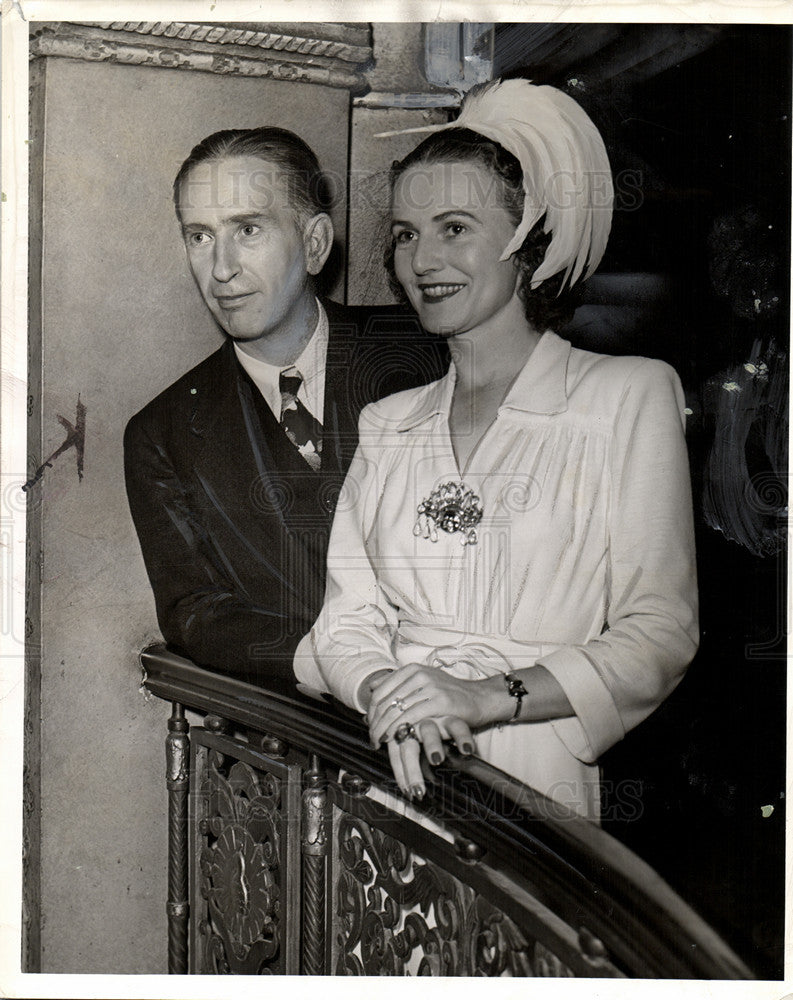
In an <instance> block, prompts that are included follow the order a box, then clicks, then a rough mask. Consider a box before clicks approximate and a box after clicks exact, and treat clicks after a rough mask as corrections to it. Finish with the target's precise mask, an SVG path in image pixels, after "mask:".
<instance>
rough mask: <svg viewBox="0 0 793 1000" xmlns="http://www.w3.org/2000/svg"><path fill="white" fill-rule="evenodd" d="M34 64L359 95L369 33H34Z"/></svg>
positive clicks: (151, 24) (221, 27)
mask: <svg viewBox="0 0 793 1000" xmlns="http://www.w3.org/2000/svg"><path fill="white" fill-rule="evenodd" d="M30 54H31V57H40V56H60V57H65V58H70V59H84V60H88V61H89V62H114V63H123V64H126V65H133V66H152V67H159V68H162V69H185V70H195V71H198V72H205V73H221V74H227V75H233V76H253V77H266V78H271V79H276V80H288V81H293V82H302V83H317V84H321V85H324V86H326V87H337V88H341V89H345V90H351V91H353V92H355V93H361V92H363V91H365V90H366V88H367V84H366V79H365V77H364V76H363V72H362V70H363V67H364V66H365V65H366V64H367V63H368V62H369V61H370V60H371V58H372V44H371V32H370V29H369V25H368V24H367V25H351V24H350V25H348V24H308V23H306V24H297V23H295V24H291V23H290V24H193V23H189V22H182V21H171V22H164V21H102V22H99V23H91V22H85V21H71V22H63V21H61V22H47V23H43V24H38V25H34V26H33V27H32V28H31V34H30Z"/></svg>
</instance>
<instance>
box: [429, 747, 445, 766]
mask: <svg viewBox="0 0 793 1000" xmlns="http://www.w3.org/2000/svg"><path fill="white" fill-rule="evenodd" d="M442 759H443V758H442V757H441V755H440V754H439V753H438V751H437V750H436V751H435V753H431V754H430V764H440V762H441V760H442Z"/></svg>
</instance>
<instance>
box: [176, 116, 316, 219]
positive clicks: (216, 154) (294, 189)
mask: <svg viewBox="0 0 793 1000" xmlns="http://www.w3.org/2000/svg"><path fill="white" fill-rule="evenodd" d="M230 156H256V157H258V158H259V159H260V160H266V161H267V162H268V163H272V164H274V165H275V166H276V167H278V169H279V170H281V171H282V172H283V176H284V178H285V180H286V183H287V185H288V190H289V203H290V205H291V206H292V210H293V211H294V213H295V216H296V218H297V221H298V223H299V224H300V223H303V222H305V221H306V220H307V219H310V218H311V217H312V216H314V215H317V214H318V213H319V212H327V211H329V209H330V205H331V195H330V189H329V186H328V182H327V178H326V177H325V176H324V174H323V173H322V170H321V168H320V165H319V161H318V160H317V158H316V156H315V155H314V151H313V150H312V149H311V147H310V146H308V145H307V144H306V143H305V142H303V140H302V139H301V138H300V136H297V135H295V133H294V132H290V131H288V129H285V128H276V127H275V126H267V125H265V126H261V127H260V128H235V129H224V130H223V131H221V132H214V133H213V134H212V135H210V136H207V138H206V139H203V140H202V141H201V142H199V143H198V145H197V146H195V147H193V149H192V150H191V151H190V155H189V156H188V157H187V159H186V160H185V161H184V163H183V164H182V165H181V167H180V168H179V173H178V174H177V175H176V180H175V181H174V182H173V200H174V205H175V207H176V214H177V216H178V215H179V201H180V198H181V194H182V184H183V183H184V180H185V178H186V177H187V175H188V174H189V173H190V171H191V170H192V169H193V167H196V166H198V164H199V163H207V162H210V161H213V160H223V159H226V158H227V157H230Z"/></svg>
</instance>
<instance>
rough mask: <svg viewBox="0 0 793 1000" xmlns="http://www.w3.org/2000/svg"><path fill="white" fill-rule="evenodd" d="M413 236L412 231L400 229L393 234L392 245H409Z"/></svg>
mask: <svg viewBox="0 0 793 1000" xmlns="http://www.w3.org/2000/svg"><path fill="white" fill-rule="evenodd" d="M414 236H415V233H414V232H413V231H412V230H410V229H400V230H399V231H398V232H396V233H394V243H397V244H400V243H402V244H404V243H410V241H411V240H412V239H413V237H414Z"/></svg>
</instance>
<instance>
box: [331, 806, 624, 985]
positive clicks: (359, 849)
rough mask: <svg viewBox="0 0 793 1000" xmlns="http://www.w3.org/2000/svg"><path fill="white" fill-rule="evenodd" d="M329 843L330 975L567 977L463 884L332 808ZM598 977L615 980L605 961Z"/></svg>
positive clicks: (546, 950) (546, 951) (547, 951)
mask: <svg viewBox="0 0 793 1000" xmlns="http://www.w3.org/2000/svg"><path fill="white" fill-rule="evenodd" d="M334 846H335V850H334V858H333V868H332V871H333V882H334V891H335V903H334V905H335V914H334V917H335V927H334V941H333V961H334V965H333V969H332V970H331V971H333V972H334V973H336V974H337V975H369V976H372V975H379V976H382V975H394V976H404V975H418V976H491V977H492V976H505V977H512V976H565V977H567V976H573V975H574V974H575V973H574V972H573V971H572V969H571V968H570V967H569V966H568V965H566V964H565V963H564V962H563V961H562V959H561V958H560V957H559V956H558V955H557V954H555V953H554V951H553V950H552V949H551V948H550V947H549V946H548V944H547V943H545V942H543V941H541V940H539V939H538V938H534V937H532V936H531V935H529V934H528V933H526V932H524V931H522V930H521V929H520V928H518V926H517V925H516V924H515V923H514V922H513V921H512V920H511V919H510V918H509V917H508V916H507V915H506V914H505V913H503V912H501V911H500V910H499V909H498V908H497V907H496V906H495V905H494V904H493V903H492V902H490V901H488V900H487V899H486V898H485V897H484V896H482V895H481V894H479V893H478V892H477V891H476V890H475V889H474V888H473V887H472V886H470V885H467V884H466V883H465V882H463V881H462V880H460V879H459V878H457V877H456V876H455V875H452V874H451V873H450V872H448V871H446V870H444V869H443V868H442V867H440V866H439V865H437V864H435V863H434V862H432V861H428V860H427V859H425V858H423V857H421V856H420V855H418V854H417V853H415V852H414V851H412V850H411V849H410V848H409V847H408V846H407V845H405V844H403V843H401V842H400V841H399V840H397V839H395V838H394V837H393V836H391V835H389V834H386V833H383V832H382V831H380V830H378V829H377V828H376V827H374V826H371V825H370V824H368V823H366V822H365V821H364V820H363V819H361V818H359V817H357V816H353V815H350V814H349V813H345V812H342V811H341V810H339V809H335V810H334ZM589 974H590V975H591V974H592V972H589ZM600 974H601V975H606V976H609V975H618V973H617V970H616V969H614V968H613V966H611V965H610V963H608V962H607V961H604V962H603V964H602V965H601V971H600Z"/></svg>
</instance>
